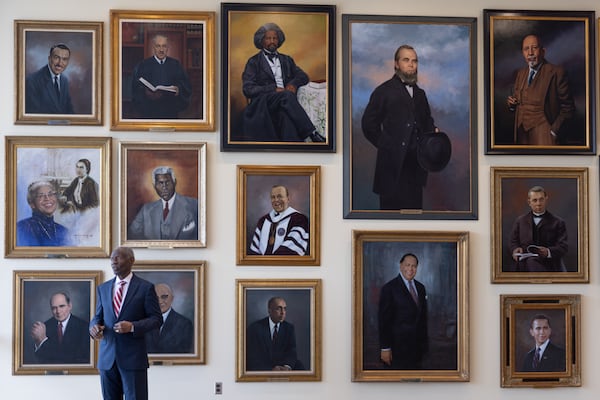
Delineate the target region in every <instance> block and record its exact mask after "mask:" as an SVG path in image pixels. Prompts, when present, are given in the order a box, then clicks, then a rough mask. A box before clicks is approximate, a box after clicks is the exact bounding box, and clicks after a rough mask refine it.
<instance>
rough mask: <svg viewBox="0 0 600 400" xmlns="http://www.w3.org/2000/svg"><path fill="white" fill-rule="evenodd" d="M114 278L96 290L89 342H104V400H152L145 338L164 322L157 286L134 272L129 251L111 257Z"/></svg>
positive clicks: (101, 354)
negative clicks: (91, 340) (149, 397)
mask: <svg viewBox="0 0 600 400" xmlns="http://www.w3.org/2000/svg"><path fill="white" fill-rule="evenodd" d="M110 262H111V267H112V269H113V272H114V273H115V275H116V276H115V278H113V279H111V280H109V281H107V282H104V283H103V284H102V285H100V286H98V289H97V291H96V296H97V299H96V315H94V318H93V319H92V321H91V322H90V336H91V337H92V338H94V339H96V340H101V342H100V351H99V354H98V370H100V383H101V385H102V397H103V398H104V400H122V399H123V395H125V398H126V399H127V400H147V399H148V367H149V364H148V351H147V349H146V333H148V332H151V331H152V330H154V329H158V328H160V326H161V324H162V316H161V313H160V307H159V305H158V298H157V296H156V292H155V290H154V285H153V284H152V283H150V282H148V281H146V280H144V279H142V278H139V277H138V276H136V275H134V274H133V273H132V272H131V268H132V266H133V263H134V262H135V257H134V254H133V250H131V249H130V248H128V247H117V248H116V249H115V250H113V252H112V254H111V255H110Z"/></svg>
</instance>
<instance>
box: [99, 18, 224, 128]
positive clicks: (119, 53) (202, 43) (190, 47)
mask: <svg viewBox="0 0 600 400" xmlns="http://www.w3.org/2000/svg"><path fill="white" fill-rule="evenodd" d="M110 25H111V30H110V36H111V43H112V46H111V51H112V68H111V72H112V76H113V80H112V85H111V86H112V97H111V98H112V107H111V108H112V113H111V130H137V131H141V130H158V131H214V127H215V126H214V119H215V106H214V101H215V97H214V93H215V13H214V12H212V11H210V12H208V11H207V12H204V11H185V12H182V11H181V12H180V11H133V10H111V11H110ZM156 35H160V36H163V37H165V38H167V40H168V53H167V56H168V57H167V59H166V63H165V68H167V67H168V68H169V70H171V71H176V72H177V75H176V76H177V78H173V79H175V81H169V82H168V83H166V82H165V83H161V82H156V81H154V82H152V79H151V77H150V75H148V76H146V77H145V79H146V78H147V79H146V80H149V81H150V84H152V85H159V84H162V85H175V86H177V87H178V89H177V91H176V94H175V95H172V94H170V93H169V92H161V91H160V90H159V91H158V92H157V91H155V92H154V96H155V97H158V96H159V95H158V94H157V93H159V94H160V95H161V96H170V101H168V102H166V103H163V104H162V105H160V106H152V105H148V104H150V103H145V100H144V99H145V98H147V97H148V96H146V95H145V93H146V92H145V90H146V89H145V88H144V87H143V86H141V84H139V87H138V86H135V85H134V81H135V82H137V79H134V75H135V73H134V71H135V70H136V68H137V67H139V66H141V65H142V64H141V62H142V60H151V57H152V54H153V50H152V40H153V38H154V37H156ZM140 75H142V74H141V73H140ZM142 78H144V76H142ZM174 82H179V83H177V84H175V83H174ZM181 82H184V83H181ZM198 87H200V88H201V90H197V88H198ZM133 88H136V89H137V90H136V91H134V89H133ZM159 89H160V88H159ZM147 93H150V92H147ZM138 94H139V95H138ZM136 96H137V97H136ZM178 98H179V99H180V100H181V102H180V101H179V100H178ZM137 100H139V102H138V101H137ZM154 100H156V99H154ZM176 103H180V106H177V107H174V108H172V107H169V106H168V104H176ZM138 105H139V107H138ZM146 106H147V107H146ZM157 112H160V113H161V114H160V115H157ZM163 114H164V115H163Z"/></svg>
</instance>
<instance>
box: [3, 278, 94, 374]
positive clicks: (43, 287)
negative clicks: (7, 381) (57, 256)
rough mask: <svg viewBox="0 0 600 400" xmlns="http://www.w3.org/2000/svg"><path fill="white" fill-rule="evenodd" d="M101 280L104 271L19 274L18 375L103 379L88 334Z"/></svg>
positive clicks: (15, 323) (15, 361)
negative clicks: (86, 376)
mask: <svg viewBox="0 0 600 400" xmlns="http://www.w3.org/2000/svg"><path fill="white" fill-rule="evenodd" d="M101 279H102V271H13V286H14V301H13V304H14V311H13V346H14V347H13V366H12V373H13V375H76V374H97V373H98V371H97V370H96V368H95V365H96V358H97V354H98V344H97V342H96V341H94V340H92V339H91V338H90V335H89V333H88V329H89V322H90V318H91V317H92V316H93V315H94V311H95V308H96V306H95V304H96V287H97V286H98V284H99V283H100V282H101ZM68 315H70V316H69V317H68ZM65 319H67V320H66V322H65ZM44 321H45V322H44ZM58 321H61V324H62V323H64V324H65V326H64V327H63V329H62V331H63V336H62V340H61V343H60V344H59V339H58V335H59V333H58ZM34 331H35V334H34ZM42 338H45V339H42ZM38 341H39V343H38Z"/></svg>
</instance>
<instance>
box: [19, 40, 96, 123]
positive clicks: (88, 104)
mask: <svg viewBox="0 0 600 400" xmlns="http://www.w3.org/2000/svg"><path fill="white" fill-rule="evenodd" d="M94 40H95V39H94V33H93V32H76V31H67V32H61V31H53V30H47V29H44V30H28V31H27V32H26V33H25V43H26V44H27V46H26V48H25V75H26V76H29V75H30V74H32V73H34V72H36V71H37V70H39V69H40V68H41V67H43V66H44V65H46V66H47V65H48V55H49V54H50V48H51V47H52V46H54V45H56V44H59V43H64V44H66V45H67V46H68V47H69V49H70V50H71V56H70V58H69V65H68V66H67V68H66V70H65V72H64V74H65V75H66V76H67V77H68V78H69V94H70V95H71V101H72V103H73V111H74V113H75V114H79V115H91V114H92V113H93V110H94V109H95V105H94V103H93V102H94V97H95V95H94V93H93V90H94V87H95V86H94V51H95V49H94V43H95V42H94ZM26 96H28V93H25V97H26Z"/></svg>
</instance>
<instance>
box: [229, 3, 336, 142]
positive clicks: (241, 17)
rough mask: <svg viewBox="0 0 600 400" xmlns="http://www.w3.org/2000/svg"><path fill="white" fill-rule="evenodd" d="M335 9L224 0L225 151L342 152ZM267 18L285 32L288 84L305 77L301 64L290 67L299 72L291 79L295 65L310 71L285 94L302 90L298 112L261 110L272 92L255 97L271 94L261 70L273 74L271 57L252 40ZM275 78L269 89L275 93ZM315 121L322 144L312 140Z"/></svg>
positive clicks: (283, 57) (283, 52) (283, 49)
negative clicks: (227, 0)
mask: <svg viewBox="0 0 600 400" xmlns="http://www.w3.org/2000/svg"><path fill="white" fill-rule="evenodd" d="M335 10H336V7H335V6H334V5H300V4H255V3H248V4H242V3H221V29H222V30H221V44H222V46H223V51H222V52H221V65H222V72H221V79H222V84H221V93H222V94H221V100H222V110H223V111H222V124H221V151H257V150H271V151H304V152H334V151H335V139H336V130H335V120H336V118H335V103H336V99H335V93H336V90H335V84H336V78H335V77H336V75H335V74H336V61H335V48H336V47H335V46H336V41H335V35H336V29H335V24H336V18H335ZM268 23H274V24H277V26H278V27H279V28H280V29H281V30H282V31H283V36H282V38H283V40H281V39H280V40H279V41H280V43H279V45H280V46H282V47H281V53H280V54H279V56H278V60H283V61H280V62H283V66H282V70H284V74H286V78H285V84H286V86H287V85H288V83H290V82H296V79H298V80H299V78H297V77H298V75H299V73H297V70H296V68H294V67H290V68H289V71H292V70H294V71H296V73H295V74H294V79H292V80H291V81H290V80H289V78H288V76H291V75H292V73H291V72H289V73H288V72H286V71H285V69H286V65H288V64H289V65H292V64H295V65H296V66H297V67H299V68H300V69H301V70H303V71H304V72H305V73H306V75H308V79H302V80H301V82H300V81H299V82H297V83H299V85H297V87H296V86H294V89H293V90H289V89H286V91H285V92H284V93H285V94H289V93H290V91H291V92H295V91H296V89H297V92H295V93H296V96H293V97H294V99H292V100H293V103H294V104H293V108H294V109H293V110H292V109H291V107H292V106H287V105H286V107H287V108H286V109H285V111H279V112H278V114H279V116H278V117H272V118H268V115H269V114H274V113H275V111H269V112H268V111H267V109H266V108H264V107H262V106H263V103H264V102H263V101H262V100H263V99H264V98H265V97H264V96H263V97H261V96H258V95H256V93H257V92H260V93H263V92H265V86H264V84H265V82H264V81H263V79H261V78H260V76H259V75H260V73H259V72H256V71H261V70H262V69H265V71H266V72H265V76H267V75H266V74H267V73H268V70H267V68H269V66H268V62H267V61H266V60H267V59H266V57H264V60H263V59H262V58H260V57H258V56H260V51H261V50H258V49H257V48H256V46H257V45H256V44H254V45H253V38H255V33H256V32H257V31H258V29H259V28H261V27H263V26H266V24H268ZM255 40H258V39H255ZM283 41H285V43H283ZM255 43H259V42H255ZM257 52H258V53H257ZM254 66H256V67H254ZM259 67H260V69H259ZM245 70H246V75H245V76H246V79H245V82H246V83H245V85H246V86H247V89H246V90H244V89H243V86H244V79H243V76H242V75H243V74H244V71H245ZM271 74H272V73H271ZM270 76H271V75H269V77H270ZM268 80H270V78H269V79H268ZM305 81H308V83H304V82H305ZM274 82H275V81H274V79H273V81H272V82H270V83H269V85H268V89H267V91H270V90H275V83H274ZM250 86H252V87H250ZM261 86H262V88H261ZM296 99H298V101H296ZM259 100H260V101H259ZM290 101H291V100H287V102H290ZM253 102H254V103H255V105H252V103H253ZM298 104H299V105H300V107H298V108H297V105H298ZM251 105H252V107H250V106H251ZM264 105H265V106H266V103H265V104H264ZM303 110H304V111H303ZM263 114H264V115H263ZM290 115H293V118H290ZM307 117H308V118H307ZM310 125H312V128H310V130H312V131H314V130H315V129H316V131H317V132H318V134H319V135H320V136H321V139H319V140H322V141H321V142H317V141H313V140H312V139H310V141H309V140H308V139H306V138H308V137H309V136H306V135H308V133H307V132H306V131H308V130H309V129H308V126H310Z"/></svg>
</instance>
